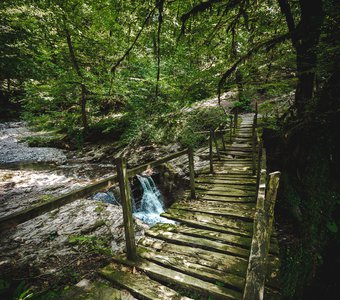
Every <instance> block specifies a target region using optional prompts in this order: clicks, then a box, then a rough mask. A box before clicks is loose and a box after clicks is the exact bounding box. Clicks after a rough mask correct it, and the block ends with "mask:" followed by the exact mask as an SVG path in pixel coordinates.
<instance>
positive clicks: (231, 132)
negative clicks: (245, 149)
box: [229, 115, 233, 143]
mask: <svg viewBox="0 0 340 300" xmlns="http://www.w3.org/2000/svg"><path fill="white" fill-rule="evenodd" d="M229 118H230V128H229V140H230V143H231V141H232V138H233V116H232V115H230V116H229Z"/></svg>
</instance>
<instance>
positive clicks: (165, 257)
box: [139, 246, 245, 292]
mask: <svg viewBox="0 0 340 300" xmlns="http://www.w3.org/2000/svg"><path fill="white" fill-rule="evenodd" d="M139 248H140V250H142V251H140V256H141V257H142V258H144V259H145V260H148V261H151V262H154V263H156V264H159V265H161V266H162V267H165V268H168V269H171V270H175V271H178V272H181V273H184V274H186V275H190V276H193V277H195V278H198V279H202V280H204V281H205V282H210V283H216V282H219V283H221V285H222V284H223V286H224V287H227V288H230V289H233V290H238V291H239V292H242V290H243V288H244V284H245V280H244V277H241V276H238V275H234V274H231V273H228V272H221V271H219V270H217V269H215V268H211V267H207V266H202V265H201V264H197V263H193V262H190V261H188V260H187V259H186V257H183V256H178V255H171V254H169V253H165V254H164V253H163V252H156V251H153V250H151V249H150V248H142V247H141V246H139Z"/></svg>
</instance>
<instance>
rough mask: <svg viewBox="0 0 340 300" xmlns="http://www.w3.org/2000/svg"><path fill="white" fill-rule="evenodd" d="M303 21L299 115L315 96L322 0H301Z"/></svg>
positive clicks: (298, 58) (298, 54) (298, 55)
mask: <svg viewBox="0 0 340 300" xmlns="http://www.w3.org/2000/svg"><path fill="white" fill-rule="evenodd" d="M299 2H300V9H301V22H300V25H299V28H298V31H299V32H298V41H297V45H296V66H297V77H298V83H297V87H296V93H295V104H296V109H297V113H298V115H299V116H301V115H303V114H304V112H305V110H306V109H308V105H309V104H311V100H312V98H313V90H314V84H315V72H316V67H317V45H318V43H319V38H320V31H321V26H322V22H323V12H322V1H321V0H313V1H309V0H300V1H299Z"/></svg>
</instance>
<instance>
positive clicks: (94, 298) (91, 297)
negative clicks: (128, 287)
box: [59, 279, 135, 300]
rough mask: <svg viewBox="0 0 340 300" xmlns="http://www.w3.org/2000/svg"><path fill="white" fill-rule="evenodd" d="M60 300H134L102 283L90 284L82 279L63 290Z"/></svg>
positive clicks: (130, 296)
mask: <svg viewBox="0 0 340 300" xmlns="http://www.w3.org/2000/svg"><path fill="white" fill-rule="evenodd" d="M59 299H61V300H134V299H135V298H134V297H133V296H132V295H131V294H130V293H129V292H127V291H121V290H117V289H114V288H112V287H110V286H108V285H107V284H106V283H104V282H99V281H98V282H91V281H89V280H87V279H83V280H82V281H80V282H79V283H77V284H76V285H75V286H73V287H71V288H69V289H67V290H64V292H63V293H62V295H61V297H60V298H59Z"/></svg>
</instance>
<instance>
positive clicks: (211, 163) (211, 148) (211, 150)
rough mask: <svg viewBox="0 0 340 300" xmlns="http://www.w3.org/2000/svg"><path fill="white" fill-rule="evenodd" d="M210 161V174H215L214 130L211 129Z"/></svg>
mask: <svg viewBox="0 0 340 300" xmlns="http://www.w3.org/2000/svg"><path fill="white" fill-rule="evenodd" d="M209 161H210V173H214V165H213V130H212V129H210V136H209Z"/></svg>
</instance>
